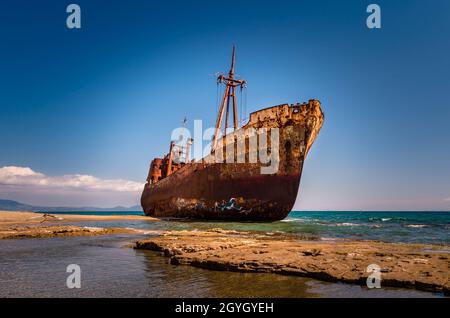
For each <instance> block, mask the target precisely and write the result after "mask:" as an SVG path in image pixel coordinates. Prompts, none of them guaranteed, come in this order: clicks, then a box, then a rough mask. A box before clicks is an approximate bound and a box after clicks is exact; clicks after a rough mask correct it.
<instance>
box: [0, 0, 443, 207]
mask: <svg viewBox="0 0 450 318" xmlns="http://www.w3.org/2000/svg"><path fill="white" fill-rule="evenodd" d="M73 2H75V3H77V4H79V5H80V7H81V10H82V14H81V19H82V29H80V30H69V29H67V28H66V26H65V20H66V17H67V13H66V12H65V9H66V6H67V5H68V4H69V3H71V2H65V1H58V2H56V1H50V0H39V1H24V0H17V1H9V0H6V1H2V2H1V3H0V39H1V43H0V48H1V49H0V168H2V167H11V166H13V167H19V168H23V169H25V168H29V169H31V170H32V173H37V174H40V175H41V177H42V176H45V178H47V179H46V180H59V181H60V180H67V179H70V176H86V175H87V176H93V177H95V180H94V181H93V182H94V183H95V184H97V183H96V182H98V183H101V182H103V181H104V180H113V181H114V182H116V183H114V182H113V183H114V184H117V181H118V180H129V181H133V182H135V183H136V184H140V183H142V182H144V181H145V178H146V176H147V171H148V165H149V161H150V160H151V159H152V158H153V157H155V156H160V155H161V154H163V153H166V152H167V151H168V149H167V148H168V143H169V139H170V133H171V131H172V130H173V129H174V128H176V127H178V126H179V125H180V122H181V120H182V119H183V117H184V116H185V115H186V116H187V117H188V120H189V123H188V126H189V128H191V126H192V124H193V120H194V119H202V120H203V121H204V125H205V126H208V125H209V126H213V122H214V120H215V116H216V83H215V79H214V77H213V76H212V74H214V73H215V72H218V71H227V70H228V68H229V62H230V53H231V47H232V45H233V44H235V45H236V47H237V64H236V72H237V74H240V75H242V76H243V77H244V78H245V79H246V80H247V81H248V93H247V108H248V110H249V111H255V110H257V109H260V108H263V107H267V106H272V105H277V104H281V103H295V102H300V101H307V100H308V99H310V98H317V99H319V100H320V101H321V102H322V106H323V110H324V112H325V114H326V122H325V125H324V127H323V129H322V132H321V134H320V136H319V138H318V140H317V142H316V143H315V144H314V146H313V149H312V151H311V152H310V155H309V157H308V159H307V161H306V164H305V169H304V173H303V176H302V181H301V190H300V195H299V197H298V200H297V203H296V209H299V210H347V209H349V210H359V209H363V210H450V164H449V163H450V142H449V138H450V125H449V122H450V105H449V91H450V59H449V56H450V41H449V35H450V2H449V1H447V0H435V1H429V2H426V1H414V0H410V1H359V0H354V1H339V2H338V1H331V0H330V1H325V0H319V1H277V2H273V1H242V2H239V3H235V5H233V6H232V7H231V8H230V7H227V6H226V4H225V3H224V2H218V1H170V2H169V1H137V0H133V1H108V2H106V1H98V0H89V1H81V0H77V1H73ZM370 3H377V4H379V5H380V7H381V10H382V28H381V29H379V30H369V29H368V28H367V27H366V18H367V16H368V13H366V7H367V5H369V4H370ZM5 171H6V172H5ZM14 171H15V172H14V173H16V172H17V171H19V174H20V173H22V174H23V173H24V174H25V175H27V176H31V177H33V178H34V177H36V176H34V175H32V173H31V172H30V171H29V170H26V171H25V170H17V169H16V170H14ZM3 172H4V174H6V173H11V171H10V170H4V171H3ZM0 176H1V171H0ZM8 176H9V178H11V175H8ZM68 176H69V177H68ZM14 180H15V179H14ZM96 180H97V181H96ZM59 181H58V182H59ZM0 182H1V180H0ZM135 183H130V189H132V190H130V191H129V192H127V191H119V192H117V191H111V189H110V188H108V187H106V188H101V187H100V188H101V191H99V193H95V191H94V192H93V191H90V189H83V190H80V189H78V190H76V191H72V190H70V191H69V190H64V191H63V190H61V189H62V188H61V187H57V188H54V189H50V188H43V187H40V188H39V187H35V186H33V185H29V184H26V185H21V184H11V183H9V184H0V197H3V198H10V199H16V200H20V201H24V202H28V203H33V204H46V205H61V204H62V205H98V206H113V205H116V204H124V205H131V204H136V203H138V201H139V193H138V191H135V188H136V184H135Z"/></svg>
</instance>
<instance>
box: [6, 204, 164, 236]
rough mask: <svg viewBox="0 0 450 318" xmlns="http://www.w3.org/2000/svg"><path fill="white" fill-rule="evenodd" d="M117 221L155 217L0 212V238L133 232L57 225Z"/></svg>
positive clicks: (151, 219)
mask: <svg viewBox="0 0 450 318" xmlns="http://www.w3.org/2000/svg"><path fill="white" fill-rule="evenodd" d="M117 220H146V221H156V220H157V219H154V218H149V217H145V216H138V215H104V216H103V215H71V214H56V215H53V214H44V213H33V212H10V211H0V239H17V238H47V237H62V236H95V235H107V234H120V233H136V232H137V231H136V230H133V229H125V228H114V227H108V228H98V227H89V226H82V227H80V226H76V225H62V224H61V223H72V222H89V221H117Z"/></svg>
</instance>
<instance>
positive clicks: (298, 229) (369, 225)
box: [52, 211, 450, 244]
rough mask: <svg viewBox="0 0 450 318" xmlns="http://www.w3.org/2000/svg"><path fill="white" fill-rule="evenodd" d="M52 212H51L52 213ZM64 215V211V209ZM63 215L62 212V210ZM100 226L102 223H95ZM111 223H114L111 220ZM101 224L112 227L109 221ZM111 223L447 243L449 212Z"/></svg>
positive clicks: (301, 213)
mask: <svg viewBox="0 0 450 318" xmlns="http://www.w3.org/2000/svg"><path fill="white" fill-rule="evenodd" d="M52 213H53V212H52ZM64 213H65V214H67V212H64ZM72 213H73V214H85V215H143V213H142V212H108V213H105V212H72ZM61 214H63V213H61ZM96 223H97V224H98V225H99V226H100V225H102V222H96ZM113 224H114V222H113ZM103 225H105V226H106V225H109V226H112V223H111V222H108V223H107V224H106V223H104V224H103ZM114 226H119V227H120V226H125V227H134V228H141V229H153V230H164V229H180V230H181V229H186V230H189V229H199V230H200V229H209V228H222V229H233V230H240V231H261V232H265V233H274V234H276V233H289V234H294V235H306V236H311V237H319V238H323V239H327V238H329V239H343V238H352V239H361V240H379V241H385V242H404V243H434V244H450V212H362V211H361V212H358V211H352V212H334V211H320V212H313V211H307V212H305V211H296V212H291V213H290V214H289V216H288V217H287V218H286V219H284V220H282V221H277V222H270V223H254V222H217V221H211V222H208V221H198V220H181V219H180V220H171V221H164V220H163V221H162V222H142V221H120V222H117V223H116V224H114Z"/></svg>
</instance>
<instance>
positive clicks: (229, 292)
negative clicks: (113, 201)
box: [0, 235, 440, 297]
mask: <svg viewBox="0 0 450 318" xmlns="http://www.w3.org/2000/svg"><path fill="white" fill-rule="evenodd" d="M138 238H139V237H138V236H129V235H121V236H103V237H68V238H50V239H22V240H2V241H1V242H0V286H1V288H0V297H440V295H435V294H432V293H427V292H419V291H414V290H401V289H392V288H382V289H379V290H369V289H367V288H365V287H360V286H353V285H346V284H332V283H324V282H319V281H315V280H311V279H305V278H301V277H293V276H281V275H275V274H265V273H234V272H220V271H210V270H205V269H199V268H194V267H190V266H174V265H170V264H169V263H168V258H166V257H163V256H161V255H160V254H159V253H157V252H152V251H142V250H134V249H132V248H130V247H128V245H129V244H130V243H131V242H133V241H134V240H136V239H138ZM69 264H78V265H79V266H80V267H81V288H80V289H69V288H67V287H66V279H67V277H68V275H69V274H68V273H66V267H67V266H68V265H69Z"/></svg>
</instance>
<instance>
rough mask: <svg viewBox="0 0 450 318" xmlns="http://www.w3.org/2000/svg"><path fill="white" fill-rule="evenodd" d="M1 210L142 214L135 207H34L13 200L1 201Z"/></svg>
mask: <svg viewBox="0 0 450 318" xmlns="http://www.w3.org/2000/svg"><path fill="white" fill-rule="evenodd" d="M0 210H3V211H30V212H85V211H92V212H116V211H120V212H135V211H137V212H140V211H142V207H141V206H139V205H134V206H132V207H123V206H116V207H114V208H96V207H44V206H33V205H29V204H24V203H20V202H17V201H13V200H2V199H0Z"/></svg>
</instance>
